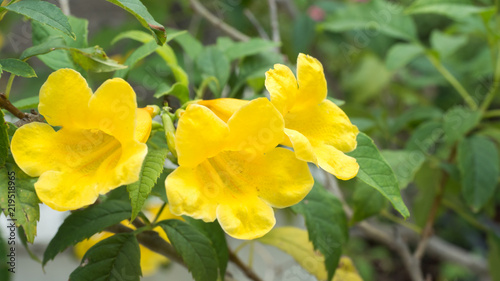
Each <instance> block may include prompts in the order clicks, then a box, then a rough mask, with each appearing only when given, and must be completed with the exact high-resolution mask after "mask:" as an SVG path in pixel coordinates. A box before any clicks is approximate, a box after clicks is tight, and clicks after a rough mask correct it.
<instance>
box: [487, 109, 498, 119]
mask: <svg viewBox="0 0 500 281" xmlns="http://www.w3.org/2000/svg"><path fill="white" fill-rule="evenodd" d="M494 117H500V109H495V110H490V111H486V112H485V113H484V114H483V118H494Z"/></svg>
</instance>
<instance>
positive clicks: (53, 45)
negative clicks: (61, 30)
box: [20, 36, 66, 60]
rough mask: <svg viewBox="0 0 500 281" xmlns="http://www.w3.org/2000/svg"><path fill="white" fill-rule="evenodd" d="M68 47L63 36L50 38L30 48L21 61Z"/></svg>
mask: <svg viewBox="0 0 500 281" xmlns="http://www.w3.org/2000/svg"><path fill="white" fill-rule="evenodd" d="M65 47H66V42H65V41H64V38H63V37H62V36H49V37H47V39H46V40H45V41H43V42H42V43H40V44H38V45H35V46H33V47H30V48H28V49H26V50H24V52H23V53H22V54H21V57H20V59H21V60H27V59H29V58H31V57H33V56H39V55H43V54H46V53H49V52H52V51H55V50H58V49H62V48H65Z"/></svg>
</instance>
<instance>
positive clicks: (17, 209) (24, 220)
mask: <svg viewBox="0 0 500 281" xmlns="http://www.w3.org/2000/svg"><path fill="white" fill-rule="evenodd" d="M36 180H37V179H36V178H32V177H30V176H28V175H26V174H25V173H24V172H23V171H22V170H21V169H19V167H17V165H16V164H13V163H10V162H9V161H8V162H6V163H5V167H3V168H0V207H1V208H2V209H3V212H4V214H5V216H9V217H11V218H12V219H15V220H16V221H15V223H16V226H17V227H21V226H22V227H23V228H24V230H25V231H26V236H27V238H28V241H29V242H30V243H33V241H34V240H35V236H36V226H37V222H38V220H39V219H40V208H39V206H38V203H40V200H39V199H38V197H37V196H36V192H35V186H34V184H35V182H36ZM11 200H12V201H11Z"/></svg>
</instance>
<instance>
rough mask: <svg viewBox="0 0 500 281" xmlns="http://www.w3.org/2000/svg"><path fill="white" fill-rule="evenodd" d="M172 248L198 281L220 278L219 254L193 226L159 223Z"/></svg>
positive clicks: (212, 280) (170, 221) (177, 223)
mask: <svg viewBox="0 0 500 281" xmlns="http://www.w3.org/2000/svg"><path fill="white" fill-rule="evenodd" d="M158 225H159V226H161V227H162V228H163V230H164V231H165V233H166V234H167V236H168V239H170V242H171V243H172V246H174V248H175V250H176V251H177V253H179V255H180V256H181V257H182V259H183V260H184V263H185V264H186V265H187V267H188V269H189V271H190V272H191V273H192V275H193V278H194V280H196V281H215V280H217V276H218V264H217V254H216V253H215V251H214V248H213V247H212V246H211V242H210V240H209V239H208V238H207V237H206V236H205V235H203V234H202V233H201V232H200V231H198V230H197V229H196V228H194V227H193V226H191V225H189V224H187V223H185V222H183V221H180V220H174V219H172V220H164V221H161V222H159V223H158Z"/></svg>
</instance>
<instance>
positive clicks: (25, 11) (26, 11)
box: [3, 0, 76, 39]
mask: <svg viewBox="0 0 500 281" xmlns="http://www.w3.org/2000/svg"><path fill="white" fill-rule="evenodd" d="M3 8H4V9H6V10H9V11H11V12H14V13H18V14H20V15H23V16H26V17H28V18H30V19H32V20H35V21H38V22H40V23H42V24H46V25H48V26H50V27H52V28H54V29H57V30H60V31H62V32H64V33H65V34H67V35H68V36H70V37H71V38H73V39H76V37H75V34H74V33H73V30H72V29H71V26H70V24H69V22H68V18H67V17H66V16H65V15H64V14H63V12H62V11H61V9H59V8H58V7H57V6H56V5H54V4H51V3H49V2H46V1H39V0H24V1H20V2H17V3H14V4H12V5H8V6H6V7H3Z"/></svg>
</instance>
